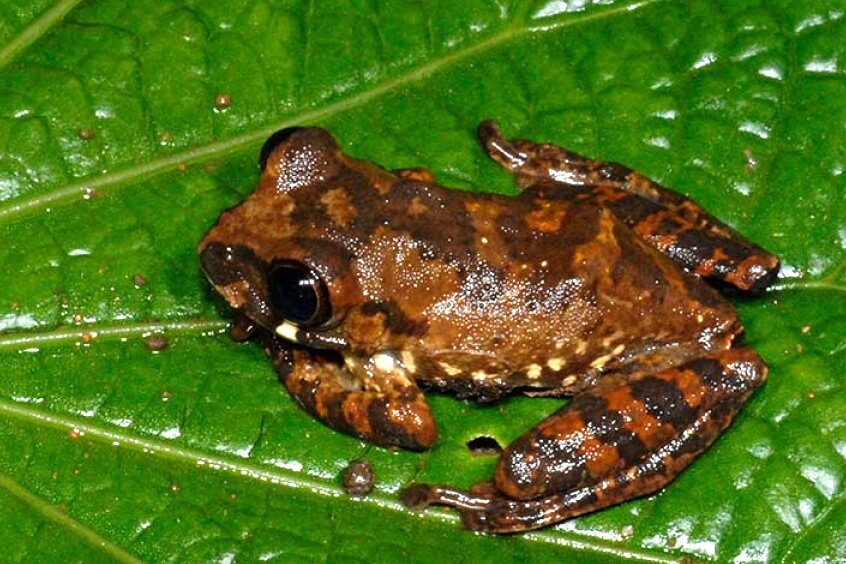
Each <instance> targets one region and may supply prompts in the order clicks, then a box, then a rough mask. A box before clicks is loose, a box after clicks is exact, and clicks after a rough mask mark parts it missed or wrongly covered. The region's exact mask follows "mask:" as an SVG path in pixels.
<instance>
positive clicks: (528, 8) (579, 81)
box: [0, 0, 846, 562]
mask: <svg viewBox="0 0 846 564" xmlns="http://www.w3.org/2000/svg"><path fill="white" fill-rule="evenodd" d="M844 15H845V14H844V9H843V6H842V2H840V1H839V0H830V1H825V0H819V1H816V2H810V1H805V2H789V1H787V0H779V1H764V0H760V1H757V2H756V1H752V0H748V1H741V2H735V1H730V0H723V1H720V2H706V1H704V0H702V1H690V2H675V3H674V2H670V1H668V0H665V1H660V0H646V1H622V0H621V1H616V2H615V1H612V0H604V1H596V2H584V1H575V2H561V1H555V0H549V1H547V2H517V1H514V2H509V1H507V0H500V1H498V2H496V1H489V2H482V1H474V2H465V3H460V5H459V4H458V3H455V2H442V3H439V2H431V3H425V4H424V3H407V4H406V3H403V4H400V3H397V2H385V3H373V2H362V3H360V5H359V3H343V2H332V1H329V0H326V1H316V2H311V3H300V2H284V1H281V0H280V1H257V2H254V1H248V0H240V1H233V2H225V3H223V2H219V3H218V2H202V1H199V0H192V1H188V0H183V1H180V0H172V1H153V0H136V1H134V2H119V1H117V0H90V1H87V2H78V1H68V0H59V1H56V2H52V3H51V2H47V1H38V2H33V1H31V0H2V1H0V241H2V242H3V248H4V252H3V253H2V255H1V256H0V274H2V279H3V280H4V283H3V284H2V285H1V286H0V366H2V378H0V420H2V425H0V445H2V446H0V522H3V523H5V524H6V526H4V527H2V528H0V544H1V545H2V546H4V547H5V551H6V552H5V553H4V554H3V558H4V559H5V558H9V559H11V560H28V561H43V560H54V561H74V560H78V561H91V560H99V559H114V560H119V561H128V560H132V559H133V558H139V559H143V560H165V559H190V560H200V559H203V560H226V561H229V560H232V559H239V560H244V561H248V560H254V559H259V558H271V557H279V558H280V559H290V558H292V557H295V558H301V559H313V560H332V561H352V560H376V561H385V562H388V561H397V560H401V559H405V560H409V559H411V560H420V561H436V560H441V559H443V558H446V557H450V556H453V555H459V554H460V555H462V557H463V558H465V559H467V560H480V561H481V560H490V559H493V558H499V559H505V560H509V559H511V560H517V559H538V560H540V559H550V560H551V559H553V558H555V559H561V558H578V559H579V560H580V561H591V560H596V561H607V560H608V559H609V558H619V559H624V558H632V559H636V560H650V561H651V560H666V559H677V558H682V557H693V558H697V559H717V560H721V561H727V560H738V561H749V560H772V561H782V562H793V561H806V560H811V559H817V561H820V562H822V561H836V560H843V559H844V558H846V532H844V531H846V502H844V499H846V498H844V490H845V489H846V461H844V459H846V378H844V376H846V371H844V368H843V367H844V364H846V362H844V361H846V358H844V353H845V352H846V338H845V337H844V334H846V331H845V329H846V258H844V248H846V197H844V194H846V176H844V174H843V172H844V168H846V63H844V62H845V61H846V44H845V43H844V42H843V41H842V38H843V37H844V36H846V17H844ZM222 93H228V94H229V95H230V96H231V105H230V106H229V107H227V108H215V97H216V95H218V94H222ZM487 117H494V118H496V119H498V120H499V121H500V122H501V124H502V125H503V127H504V129H505V131H506V132H507V133H508V134H509V135H514V136H520V137H526V138H530V139H538V140H540V139H548V140H552V141H555V142H558V143H560V144H563V145H565V146H567V147H570V148H572V149H574V150H577V151H580V152H583V153H585V154H588V155H591V156H595V157H597V158H603V159H609V160H615V161H619V162H623V163H626V164H628V165H630V166H632V167H634V168H636V169H638V170H641V171H643V172H644V173H646V174H649V175H651V176H653V177H655V178H657V179H658V180H660V181H662V182H663V183H665V184H667V185H669V186H673V187H675V188H677V189H678V190H681V191H683V192H685V193H688V194H690V195H692V196H693V197H695V198H696V199H697V200H699V201H700V202H701V203H703V204H704V205H705V206H707V207H708V208H709V209H710V210H712V211H713V212H714V213H715V214H716V215H717V216H719V217H721V218H724V219H725V220H726V221H728V222H730V223H731V224H733V225H735V226H736V227H738V228H739V229H740V230H741V231H742V232H743V233H745V234H747V235H748V236H749V237H750V238H751V239H752V240H754V241H756V242H758V243H760V244H762V245H764V246H766V247H767V248H769V249H771V250H773V251H775V252H777V253H778V254H779V255H780V256H781V257H782V258H783V261H784V269H783V272H782V275H781V279H780V280H779V282H778V283H777V284H776V286H775V288H774V289H773V290H772V291H770V292H768V293H767V294H766V295H765V296H763V297H761V298H759V299H749V300H743V301H742V302H738V306H739V308H740V311H741V315H742V317H743V319H744V321H745V323H746V327H747V340H748V341H749V342H750V343H751V344H752V345H753V346H754V347H756V348H757V349H758V350H759V351H760V352H761V354H762V355H763V356H764V357H765V358H766V360H767V361H768V363H769V364H770V367H771V375H770V378H769V381H768V382H767V384H766V385H765V386H764V387H763V388H762V389H761V390H760V391H759V392H758V393H756V395H755V396H754V397H753V399H752V401H751V403H750V404H749V405H748V406H747V407H746V409H745V410H744V411H743V413H742V415H741V416H740V417H739V418H738V420H737V421H736V423H735V424H734V425H733V426H732V428H731V429H729V430H728V432H726V434H725V435H724V436H723V437H722V438H721V439H720V440H719V441H718V442H717V443H716V444H715V445H714V447H713V448H712V449H710V450H709V451H708V452H707V453H706V454H705V455H704V456H702V457H701V458H700V459H699V460H697V461H696V462H695V463H694V464H693V465H692V466H691V468H690V469H689V470H688V471H686V472H685V473H684V474H683V475H682V476H681V477H680V478H679V479H678V480H676V481H675V482H674V483H673V484H671V485H670V487H668V488H666V489H665V490H664V491H662V492H660V493H658V494H657V495H654V496H651V497H649V498H645V499H640V500H637V501H633V502H629V503H626V504H624V505H621V506H618V507H615V508H611V509H608V510H606V511H602V512H599V513H596V514H593V515H589V516H586V517H583V518H580V519H576V520H571V521H569V522H566V523H564V524H562V525H560V526H557V527H555V528H552V529H548V530H545V531H541V532H538V533H532V534H526V535H521V536H514V537H507V538H492V537H483V536H479V535H474V534H471V533H467V532H465V531H462V530H461V529H460V528H459V527H458V524H457V521H456V519H455V516H454V515H453V514H449V513H447V512H444V511H429V512H427V513H425V514H423V515H422V516H421V515H417V514H412V513H409V512H407V511H405V510H404V509H403V508H402V507H401V506H400V504H399V503H398V501H397V491H398V490H399V489H400V488H401V487H403V485H404V484H406V483H408V482H409V481H410V480H412V479H418V480H428V481H438V482H446V483H451V484H456V485H459V486H467V485H469V484H471V483H473V482H474V481H476V480H479V479H483V478H485V477H487V476H489V475H490V472H491V468H492V466H493V462H494V460H493V459H492V458H490V457H474V456H472V455H470V453H469V451H468V449H467V447H466V443H467V441H468V440H470V439H472V438H474V437H477V436H479V435H489V436H493V437H495V438H496V439H497V440H499V441H500V442H503V443H504V442H507V441H509V440H511V439H513V438H514V437H516V436H517V435H518V434H519V433H520V432H521V431H523V430H524V429H526V428H528V427H529V426H531V425H532V424H533V423H534V422H535V421H537V420H539V419H540V418H541V417H542V416H544V415H545V414H547V413H549V412H550V411H551V410H553V409H554V408H555V407H556V406H557V405H559V404H560V403H561V402H560V401H557V400H536V399H528V398H512V399H509V400H507V401H504V402H502V403H501V404H498V405H495V406H488V407H480V406H476V405H473V404H469V403H466V402H461V401H457V400H455V399H454V398H451V397H446V396H438V397H434V398H432V404H433V408H434V410H435V412H436V415H437V417H438V420H439V424H440V427H441V440H440V442H439V444H438V445H437V446H436V447H435V448H434V449H433V450H432V451H430V452H427V453H423V454H415V453H408V452H390V451H388V450H384V449H379V448H375V447H369V446H367V445H364V444H363V443H361V442H359V441H357V440H355V439H352V438H350V437H347V436H343V435H340V434H338V433H334V432H332V431H330V430H329V429H327V428H325V427H324V426H322V425H321V424H319V423H317V422H315V421H314V420H312V419H311V418H310V417H308V416H307V415H306V414H305V413H303V412H302V411H301V410H300V409H298V408H297V406H296V405H295V404H294V402H293V401H292V400H291V399H290V398H289V397H288V396H287V394H286V393H285V391H284V389H283V388H282V387H281V386H280V385H279V384H278V383H277V382H276V379H275V376H274V374H273V371H272V369H271V367H270V364H269V362H268V361H267V359H266V358H265V357H264V356H263V354H262V352H261V351H260V350H259V349H258V347H256V346H254V345H251V344H240V345H239V344H235V343H233V342H231V341H229V340H228V338H227V337H226V335H225V332H224V328H225V326H226V317H227V315H228V312H226V310H225V308H223V307H222V306H221V302H220V301H219V300H218V299H217V298H216V297H214V296H213V295H212V293H211V291H210V290H209V288H208V286H207V284H206V283H205V281H204V280H203V279H202V277H201V275H200V272H199V269H198V264H197V257H196V245H197V243H198V241H199V240H200V238H201V236H202V234H203V233H204V232H205V230H206V229H207V228H208V227H209V226H210V225H211V224H212V223H213V222H214V220H215V218H216V217H217V214H218V213H219V212H220V211H221V210H222V209H224V208H226V207H227V206H231V205H233V204H234V203H236V202H237V201H239V200H240V199H241V198H242V197H243V196H244V195H246V194H248V193H249V192H250V191H251V190H252V187H253V186H254V184H255V182H256V178H257V171H256V165H255V162H256V155H257V151H258V148H259V147H260V146H261V143H262V141H263V140H264V138H266V137H267V135H268V134H269V133H271V132H272V131H274V130H276V129H278V128H280V127H283V126H286V125H292V124H304V123H305V124H319V125H322V126H324V127H326V128H328V129H330V130H331V131H332V132H333V133H334V134H335V135H336V136H337V137H338V139H340V140H341V142H342V144H343V145H344V146H345V148H346V149H347V150H348V151H349V152H350V153H352V154H354V155H357V156H361V157H364V158H368V159H371V160H374V161H376V162H379V163H381V164H383V165H385V166H387V167H391V168H393V167H402V166H427V167H429V168H431V169H432V170H434V172H435V173H436V175H437V176H438V178H439V179H440V180H441V181H442V182H443V183H446V184H451V185H455V186H458V187H461V188H471V187H485V189H489V190H496V191H500V192H512V193H513V191H514V188H513V187H512V184H511V180H510V179H509V178H508V177H507V175H504V174H502V173H501V172H500V171H499V170H497V168H496V167H495V166H494V165H493V164H491V163H489V162H488V161H487V160H486V159H485V158H484V157H483V155H482V154H481V152H480V150H479V149H478V148H477V147H476V145H475V141H474V138H473V130H474V128H475V125H476V124H477V123H478V122H479V121H480V120H481V119H483V118H487ZM159 335H164V336H165V338H166V340H167V345H168V346H167V348H166V349H164V350H151V349H158V348H159V347H158V346H156V344H155V343H150V340H151V338H153V337H157V336H159ZM159 344H161V343H159ZM361 456H366V457H367V458H369V459H370V460H371V461H372V462H373V464H374V467H375V471H376V474H377V476H378V480H379V484H378V488H377V491H376V492H375V493H374V494H373V495H372V496H370V497H368V498H365V499H363V500H355V499H350V498H349V497H347V496H346V495H345V494H342V493H341V490H340V488H339V485H338V476H339V473H340V472H341V470H342V469H343V468H344V467H345V466H346V464H347V463H348V462H349V461H350V460H352V459H354V458H358V457H361Z"/></svg>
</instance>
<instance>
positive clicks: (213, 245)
mask: <svg viewBox="0 0 846 564" xmlns="http://www.w3.org/2000/svg"><path fill="white" fill-rule="evenodd" d="M359 162H360V161H353V160H352V159H350V158H348V157H346V156H345V155H344V154H343V153H342V152H341V150H340V148H339V147H338V144H337V143H336V141H335V140H334V139H333V138H332V136H331V135H329V133H327V132H326V131H324V130H322V129H319V128H311V127H310V128H288V129H283V130H281V131H278V132H276V133H274V134H273V135H272V136H271V137H270V138H269V139H268V140H267V142H266V143H265V144H264V147H263V148H262V150H261V153H260V157H259V165H260V168H261V171H262V174H261V179H260V181H259V184H258V187H257V188H256V190H255V192H254V193H253V194H251V195H250V196H249V197H248V198H246V199H245V200H244V201H243V202H242V203H240V204H238V205H236V206H235V207H233V208H230V209H228V210H226V211H224V212H223V213H222V214H221V216H220V218H219V219H218V221H217V223H216V224H215V225H214V227H213V228H212V229H211V230H210V231H209V232H208V233H207V234H206V236H205V237H204V238H203V240H202V242H201V243H200V247H199V253H200V263H201V267H202V269H203V272H204V273H205V275H206V277H207V278H208V279H209V281H210V282H211V283H212V285H213V286H214V288H215V289H216V290H217V291H218V292H219V293H220V294H221V295H222V296H223V297H224V299H225V300H226V301H227V303H228V304H229V305H230V306H231V307H233V308H235V309H237V310H239V311H241V312H243V313H244V314H246V315H247V316H248V317H249V318H251V319H252V320H253V321H255V322H256V323H257V324H258V325H260V326H262V327H264V328H265V329H267V330H269V331H273V332H275V333H276V334H277V335H279V336H281V337H283V338H285V339H287V340H289V341H294V342H297V343H299V344H302V345H305V346H309V347H314V348H324V349H327V348H328V349H336V350H342V349H346V348H348V347H349V345H350V341H351V340H352V341H354V342H356V343H359V344H367V341H372V340H373V339H376V338H377V337H378V336H377V335H376V333H375V332H372V331H371V328H370V327H369V326H368V325H367V324H366V323H361V322H359V321H354V320H353V321H351V320H350V319H351V318H352V319H359V318H360V317H361V316H360V315H359V316H356V315H352V316H350V315H348V314H349V313H350V312H351V311H353V310H355V311H361V310H362V308H363V306H364V304H365V303H366V300H365V299H364V297H363V295H362V291H361V289H360V287H359V284H358V279H357V273H355V272H354V268H353V262H354V258H353V253H354V247H355V244H354V242H353V241H352V240H351V239H350V236H349V234H348V233H345V232H341V231H339V230H338V229H336V228H335V227H333V226H332V225H330V224H328V222H327V219H326V215H327V212H326V210H327V207H332V206H334V207H333V208H332V209H334V210H335V212H336V213H337V214H338V215H339V217H341V218H343V216H344V214H345V213H353V214H354V209H352V206H353V204H352V202H350V201H345V200H344V199H343V198H337V199H336V200H332V199H331V198H332V196H333V194H335V193H337V192H338V190H339V188H340V187H342V186H349V184H350V183H351V182H352V183H354V182H357V181H364V178H365V177H367V181H371V180H372V178H370V176H372V171H364V170H363V169H361V166H360V165H358V164H356V163H359ZM376 174H377V175H387V174H389V173H386V172H385V171H382V170H381V169H379V171H377V172H376ZM380 178H382V176H380ZM345 206H347V207H349V208H350V209H345V208H344V207H345ZM365 309H366V308H365ZM368 331H371V333H372V334H371V333H368ZM371 337H372V338H371Z"/></svg>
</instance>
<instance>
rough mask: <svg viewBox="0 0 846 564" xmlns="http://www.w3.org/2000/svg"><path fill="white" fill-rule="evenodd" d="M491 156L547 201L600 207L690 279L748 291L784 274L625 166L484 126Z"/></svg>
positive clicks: (758, 251) (774, 261)
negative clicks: (513, 137) (694, 277)
mask: <svg viewBox="0 0 846 564" xmlns="http://www.w3.org/2000/svg"><path fill="white" fill-rule="evenodd" d="M478 136H479V140H480V142H481V143H482V146H483V147H484V148H485V150H486V151H487V153H488V155H490V157H491V158H492V159H493V160H494V161H496V162H497V163H499V164H500V165H502V166H503V167H505V168H506V169H508V170H511V171H512V172H514V173H515V174H516V176H517V183H518V184H519V186H520V187H521V188H528V187H530V186H534V187H536V189H538V190H542V191H543V192H544V193H545V195H546V196H547V197H550V198H555V197H556V192H557V193H559V194H561V196H562V197H567V198H570V199H574V200H587V201H593V202H595V203H597V204H599V205H601V206H603V207H606V208H608V209H609V210H611V211H612V212H613V213H614V215H616V216H617V218H618V219H620V220H621V221H623V222H624V223H625V224H626V225H628V226H629V228H631V229H632V230H634V231H635V232H636V233H637V234H638V235H640V236H641V237H643V238H644V239H645V240H647V241H649V242H650V243H651V244H652V245H653V246H654V247H656V248H657V249H658V250H659V251H661V252H663V253H664V254H666V255H668V256H669V257H670V258H672V259H673V260H675V261H676V262H678V263H679V264H681V265H682V266H684V267H685V268H687V269H688V270H690V271H693V272H695V273H696V274H698V275H700V276H703V277H705V278H711V279H715V280H719V281H723V282H726V283H728V284H731V285H733V286H735V287H737V288H739V289H741V290H751V291H759V290H762V289H764V288H766V287H767V286H768V285H769V284H770V282H772V281H773V280H774V278H775V276H776V274H777V273H778V267H779V262H778V258H777V257H776V256H775V255H773V254H771V253H769V252H767V251H766V250H764V249H762V248H761V247H759V246H758V245H755V244H754V243H751V242H750V241H747V240H746V239H745V238H744V237H743V236H741V235H740V234H739V233H737V232H736V231H735V230H734V229H732V228H731V227H729V226H728V225H726V224H725V223H723V222H721V221H720V220H718V219H717V218H715V217H713V216H712V215H710V214H709V213H708V212H707V211H705V210H704V209H702V208H701V207H700V206H699V205H698V204H697V203H696V202H694V201H693V200H690V199H689V198H686V197H684V196H682V195H681V194H678V193H676V192H673V191H672V190H668V189H667V188H664V187H663V186H661V185H660V184H658V183H657V182H655V181H653V180H651V179H649V178H647V177H645V176H644V175H642V174H640V173H638V172H635V171H633V170H631V169H629V168H627V167H625V166H623V165H620V164H617V163H605V162H601V161H594V160H590V159H587V158H585V157H583V156H581V155H579V154H577V153H573V152H572V151H568V150H567V149H564V148H562V147H559V146H557V145H552V144H549V143H532V142H531V141H524V140H513V141H510V140H506V139H504V138H503V137H502V133H501V131H500V129H499V127H498V126H497V125H496V124H495V123H493V122H490V121H486V122H483V123H482V124H481V125H479V130H478Z"/></svg>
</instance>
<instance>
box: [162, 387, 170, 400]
mask: <svg viewBox="0 0 846 564" xmlns="http://www.w3.org/2000/svg"><path fill="white" fill-rule="evenodd" d="M169 399H170V391H168V390H165V391H163V392H162V401H167V400H169Z"/></svg>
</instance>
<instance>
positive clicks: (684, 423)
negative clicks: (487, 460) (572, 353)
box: [403, 348, 766, 533]
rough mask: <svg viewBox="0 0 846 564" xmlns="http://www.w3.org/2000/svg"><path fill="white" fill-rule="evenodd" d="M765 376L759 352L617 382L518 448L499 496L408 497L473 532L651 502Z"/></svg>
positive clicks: (425, 490)
mask: <svg viewBox="0 0 846 564" xmlns="http://www.w3.org/2000/svg"><path fill="white" fill-rule="evenodd" d="M765 377H766V366H765V365H764V363H763V361H762V360H761V358H760V357H759V356H758V355H757V353H755V351H753V350H751V349H748V348H740V349H731V350H726V351H721V352H717V353H712V354H709V355H707V356H704V357H702V358H698V359H696V360H692V361H689V362H686V363H684V364H682V365H680V366H677V367H674V368H669V369H665V370H661V371H658V372H656V373H647V372H637V373H632V374H630V375H628V376H626V377H625V379H624V383H623V384H622V385H620V384H619V378H615V379H614V380H616V381H617V382H618V384H617V385H614V386H605V387H602V386H600V387H599V388H597V389H595V390H591V391H588V392H585V393H584V394H582V395H580V396H577V397H576V398H575V399H573V401H571V402H570V403H569V404H568V405H567V406H565V407H564V408H563V409H561V410H559V411H558V412H556V413H555V414H553V415H551V416H550V417H548V418H547V419H545V420H544V421H542V422H541V423H539V424H538V425H537V426H536V427H534V428H533V429H531V430H530V431H529V432H527V433H526V434H524V435H523V436H522V437H520V438H519V439H517V440H516V441H515V442H514V443H512V444H511V445H510V446H509V447H508V448H507V449H506V450H505V451H504V452H503V454H502V458H501V459H500V462H499V465H498V467H497V470H496V474H495V480H494V485H495V487H494V489H493V490H492V489H491V488H489V487H488V488H481V489H479V490H478V492H479V493H474V492H462V491H459V490H455V489H451V488H447V487H443V486H428V485H414V486H411V487H410V488H409V489H408V490H406V492H405V494H404V497H403V499H404V501H405V502H406V504H407V505H409V506H411V507H416V508H422V507H425V506H427V505H430V504H440V505H447V506H452V507H456V508H458V509H460V510H461V513H462V521H463V522H464V525H465V526H466V527H467V528H469V529H472V530H475V531H483V532H490V533H514V532H519V531H524V530H529V529H537V528H540V527H545V526H547V525H551V524H554V523H558V522H560V521H563V520H565V519H569V518H571V517H575V516H577V515H581V514H584V513H588V512H591V511H595V510H597V509H601V508H603V507H607V506H609V505H614V504H617V503H620V502H622V501H625V500H628V499H631V498H635V497H639V496H642V495H646V494H650V493H652V492H655V491H656V490H658V489H660V488H662V487H664V486H665V485H666V484H667V483H669V482H670V481H671V480H672V479H673V478H674V477H675V476H676V475H677V474H678V473H679V472H681V471H682V470H683V469H684V468H685V467H687V465H688V464H690V463H691V461H692V460H693V459H694V458H696V456H698V455H699V454H700V453H701V452H702V451H704V450H705V449H706V448H707V447H708V446H709V445H710V444H711V443H712V442H713V441H714V440H715V439H716V438H717V437H718V436H719V434H720V433H721V432H722V431H723V430H724V429H725V428H726V427H727V426H728V425H729V424H730V423H731V420H732V419H733V417H734V416H735V414H736V413H737V412H738V410H739V409H740V407H741V406H742V405H743V403H744V402H745V401H746V400H747V399H748V397H749V395H750V394H751V393H752V391H753V390H754V389H755V388H756V387H757V386H758V385H759V384H760V383H761V382H762V381H763V380H764V378H765Z"/></svg>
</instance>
